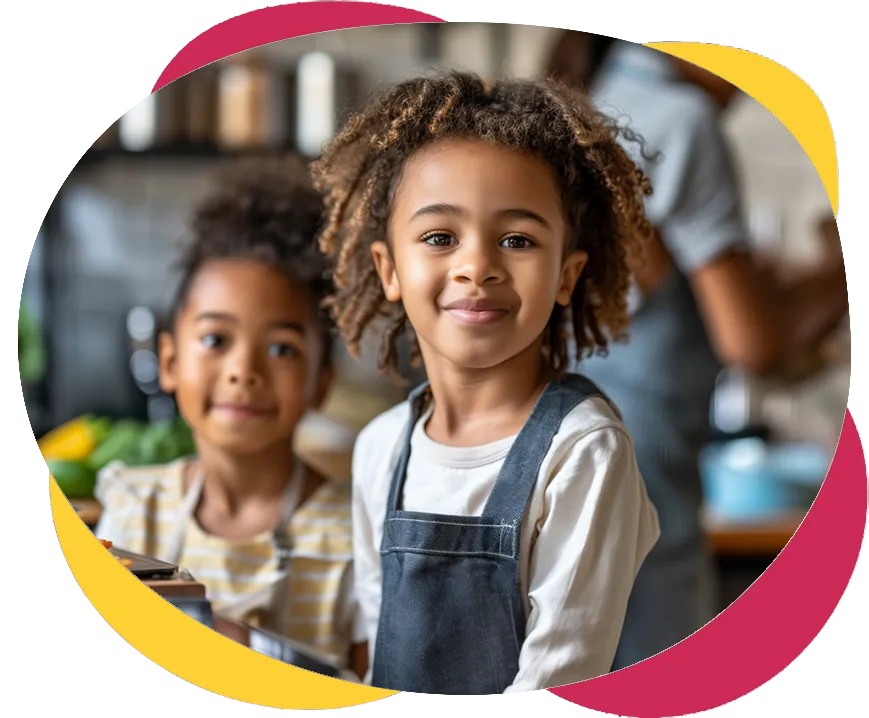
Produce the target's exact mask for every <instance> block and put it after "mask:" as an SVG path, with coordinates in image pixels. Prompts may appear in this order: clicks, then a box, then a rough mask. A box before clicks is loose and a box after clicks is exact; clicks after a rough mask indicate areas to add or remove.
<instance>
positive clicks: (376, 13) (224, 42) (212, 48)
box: [151, 1, 446, 94]
mask: <svg viewBox="0 0 869 718" xmlns="http://www.w3.org/2000/svg"><path fill="white" fill-rule="evenodd" d="M334 5H335V2H334V1H321V2H299V3H287V4H285V5H272V6H270V7H263V8H257V9H256V10H249V11H248V12H245V13H242V14H241V15H236V16H234V17H230V18H227V19H226V20H223V21H221V22H219V23H217V24H216V25H214V26H212V27H210V28H208V29H207V30H205V31H204V32H203V33H202V34H200V35H197V36H196V37H195V38H193V39H192V40H191V41H190V42H188V43H187V44H186V45H184V46H183V47H182V48H181V49H180V50H179V51H178V52H177V53H176V55H175V57H173V58H172V59H171V60H170V61H169V63H168V64H167V65H166V67H165V68H163V71H162V72H161V73H160V75H159V77H158V78H157V82H155V83H154V87H152V88H151V93H152V94H153V93H154V92H157V90H159V89H160V88H161V87H164V86H165V85H168V84H169V83H170V82H173V81H174V80H177V79H178V78H179V77H181V76H182V75H187V74H189V73H191V72H193V71H194V70H198V69H199V68H200V67H204V66H205V65H208V64H209V63H212V62H216V61H218V60H222V59H224V58H226V57H230V56H232V55H237V54H238V53H240V52H245V51H246V50H252V49H253V48H256V47H262V46H263V45H268V44H271V43H273V42H279V41H281V40H289V39H291V38H294V37H301V36H303V35H313V34H314V33H318V32H328V31H329V30H345V29H348V28H351V27H370V26H372V25H402V24H409V23H417V22H446V20H444V19H443V18H440V17H437V16H435V15H430V14H429V13H427V12H423V11H422V10H414V9H412V8H407V7H403V6H401V5H382V4H380V3H374V2H342V3H341V6H340V7H334ZM324 6H328V7H324Z"/></svg>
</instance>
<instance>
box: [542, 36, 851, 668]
mask: <svg viewBox="0 0 869 718" xmlns="http://www.w3.org/2000/svg"><path fill="white" fill-rule="evenodd" d="M546 72H547V75H548V76H550V77H555V78H556V79H559V80H561V81H562V82H565V83H566V84H569V85H572V86H574V87H577V88H578V89H582V90H585V91H587V92H589V94H590V95H591V97H592V98H593V100H594V101H595V102H596V103H597V104H598V106H599V108H600V109H602V110H604V111H605V112H607V113H608V114H612V115H613V116H615V117H617V118H620V119H623V120H625V121H627V123H628V125H629V127H630V128H631V129H632V130H633V131H634V132H635V133H637V134H639V135H640V136H641V137H642V139H643V141H644V142H645V144H646V146H647V148H648V149H649V150H651V152H652V153H653V154H657V155H658V158H657V159H656V160H653V161H649V160H647V159H646V158H644V157H643V156H642V155H641V153H640V151H639V147H635V146H633V145H631V146H630V147H629V151H630V152H631V153H632V156H633V157H634V158H635V160H636V161H637V162H638V164H639V166H640V167H642V168H643V170H644V171H645V172H646V174H647V176H648V177H649V178H650V180H651V183H652V189H653V194H652V196H651V197H650V198H649V199H648V202H647V207H646V208H647V213H648V216H649V219H650V220H651V221H652V223H653V224H654V225H655V227H656V229H657V237H656V240H655V242H654V243H653V246H652V247H650V249H649V251H648V256H647V257H646V258H645V260H644V262H643V263H642V264H637V266H636V267H635V277H634V284H635V286H634V290H635V291H634V305H633V310H632V311H633V323H632V326H631V329H630V336H629V341H628V343H626V344H623V345H614V346H613V347H612V349H611V350H610V353H609V355H608V356H607V357H593V358H588V359H584V360H582V361H581V365H580V367H579V369H580V370H581V371H582V373H584V374H585V375H586V376H588V377H589V378H591V379H593V380H594V381H596V382H597V383H598V384H599V385H600V386H601V387H602V388H603V389H604V390H605V391H606V392H607V393H608V394H609V395H610V396H611V397H612V398H613V399H614V400H615V402H616V403H617V404H618V406H619V408H620V409H621V411H622V413H623V415H624V420H625V424H626V426H627V427H628V429H629V431H630V432H631V434H632V436H633V439H634V442H635V447H636V451H637V458H638V462H639V467H640V470H641V472H642V474H643V477H644V479H645V481H646V484H647V487H648V491H649V495H650V497H651V499H652V501H653V502H654V504H655V505H656V507H657V509H658V512H659V516H660V522H661V531H662V534H661V539H660V540H659V542H658V544H657V545H656V546H655V548H654V549H653V550H652V552H651V554H650V555H649V557H648V559H647V560H646V562H645V564H644V565H643V567H642V568H641V570H640V573H639V576H638V577H637V582H636V584H635V587H634V591H633V594H632V597H631V603H630V606H629V608H628V614H627V617H626V622H625V626H624V630H623V634H622V639H621V644H620V646H619V651H618V654H617V656H616V660H615V663H614V666H613V668H614V670H618V669H620V668H624V667H626V666H629V665H631V664H633V663H636V662H638V661H641V660H644V659H646V658H649V657H651V656H653V655H655V654H656V653H659V652H661V651H663V650H665V649H667V648H669V647H670V646H672V645H674V644H676V643H678V642H679V641H681V640H683V639H684V638H686V637H688V636H689V635H690V634H691V633H693V632H694V631H696V630H697V629H698V628H700V627H701V626H703V625H704V624H705V623H707V622H708V621H709V620H711V619H712V618H713V617H714V615H715V605H714V602H713V596H712V593H711V591H710V579H711V566H710V560H709V556H708V554H707V551H706V548H705V538H704V534H703V530H702V525H701V517H700V509H701V504H702V490H701V479H700V470H699V456H700V451H701V450H702V449H703V447H704V446H705V445H706V444H707V442H708V441H709V439H710V435H709V432H710V429H709V406H710V402H711V398H712V394H713V390H714V385H715V379H716V377H717V376H718V374H719V372H720V371H721V369H722V366H723V365H725V364H726V365H730V366H737V367H741V368H742V369H744V370H746V371H748V372H751V373H754V374H758V375H769V374H771V373H776V372H783V371H784V372H786V371H787V370H788V369H790V368H792V367H794V366H795V365H798V364H799V365H802V366H805V362H806V359H807V357H808V358H811V357H812V356H813V352H817V350H818V348H819V347H820V346H821V345H822V341H823V340H824V339H825V338H826V337H827V336H828V335H830V334H831V333H832V332H833V331H834V330H835V329H836V328H837V327H838V325H839V323H840V321H841V320H842V318H843V317H844V316H845V314H846V312H847V308H848V299H847V291H846V285H845V268H844V262H843V260H842V257H841V254H838V255H835V254H833V255H831V256H830V257H829V258H828V259H827V260H826V261H824V262H822V263H820V265H819V266H818V267H817V269H816V271H814V272H812V273H810V274H803V275H802V276H801V277H800V278H799V280H798V281H792V282H790V283H788V284H784V283H780V282H776V281H771V280H772V275H771V274H770V273H769V272H768V271H767V270H766V269H764V268H763V266H762V264H761V262H760V261H759V260H758V258H757V257H756V256H754V254H753V253H752V251H751V250H750V247H749V245H748V242H747V239H748V232H747V231H746V225H745V222H744V219H743V212H742V205H741V200H740V193H739V186H738V182H737V176H736V171H735V168H734V165H733V162H732V160H731V156H730V152H729V148H728V144H727V141H726V139H725V137H724V134H723V132H722V128H721V116H722V113H723V111H724V110H725V109H726V108H727V106H728V105H729V103H730V101H731V100H732V98H733V97H734V96H735V94H736V93H737V91H738V90H737V89H736V88H735V87H734V86H733V85H731V84H730V83H728V82H726V81H724V80H722V79H721V78H719V77H717V76H716V75H713V74H711V73H709V72H707V71H705V70H703V69H701V68H699V67H697V66H695V65H692V64H690V63H687V62H685V61H682V60H679V59H677V58H674V57H671V56H669V55H666V54H664V53H661V52H658V51H656V50H652V49H650V48H645V47H643V46H640V45H635V44H633V43H627V42H622V41H617V40H612V39H610V38H604V37H600V36H595V35H589V34H586V33H582V32H574V31H568V32H565V33H563V34H562V35H561V36H560V38H559V39H558V41H557V42H556V44H555V46H554V48H553V51H552V55H551V57H550V61H549V63H548V66H547V68H546Z"/></svg>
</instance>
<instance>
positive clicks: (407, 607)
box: [372, 375, 603, 695]
mask: <svg viewBox="0 0 869 718" xmlns="http://www.w3.org/2000/svg"><path fill="white" fill-rule="evenodd" d="M427 388H428V385H427V384H423V385H422V386H420V387H418V388H417V389H416V390H414V392H413V393H412V394H411V396H410V407H411V416H410V420H409V422H408V426H407V430H406V432H405V439H404V448H403V451H402V453H401V456H400V458H399V461H398V464H397V466H396V468H395V472H394V474H393V479H392V484H391V487H390V491H389V498H388V505H387V513H386V519H385V522H384V528H383V540H382V543H381V549H380V555H381V567H382V574H383V592H382V604H381V611H380V620H379V626H378V631H377V640H376V649H375V653H374V667H373V672H372V684H373V685H374V686H376V687H378V688H386V689H389V690H398V691H412V692H417V693H432V694H465V695H483V694H490V693H503V692H504V690H506V689H507V688H508V687H509V686H510V685H511V684H512V683H513V681H514V679H515V677H516V674H517V673H518V671H519V653H520V651H521V648H522V644H523V642H524V640H525V622H526V616H525V608H524V604H523V601H522V595H521V593H520V587H519V545H520V542H519V538H520V526H521V523H522V520H523V517H524V515H525V512H526V509H527V506H528V503H529V501H530V498H531V495H532V492H533V489H534V486H535V485H536V483H537V477H538V474H539V473H540V467H541V465H542V463H543V460H544V458H545V457H546V454H547V453H548V451H549V448H550V445H551V443H552V440H553V438H554V437H555V435H556V434H557V433H558V431H559V429H560V427H561V423H562V421H563V419H564V417H565V416H567V414H569V413H570V412H571V411H572V410H573V409H574V408H575V407H576V406H577V405H578V404H579V403H580V402H582V401H584V400H585V399H587V398H589V397H591V396H603V394H602V393H601V391H600V389H598V387H597V386H595V385H594V384H593V383H592V382H591V381H590V380H588V379H586V378H585V377H582V376H579V375H568V376H566V377H564V378H563V379H561V380H558V381H553V382H551V383H550V384H549V385H548V386H547V387H546V389H545V390H544V392H543V394H542V395H541V397H540V399H539V400H538V402H537V405H536V406H535V408H534V411H533V412H532V414H531V416H530V417H529V419H528V421H527V422H526V423H525V426H524V427H523V428H522V431H521V432H520V433H519V435H518V436H517V437H516V440H515V442H514V443H513V446H512V447H511V449H510V451H509V453H508V454H507V456H506V458H505V459H504V463H503V465H502V467H501V470H500V472H499V474H498V477H497V479H496V481H495V484H494V487H493V488H492V493H491V495H490V496H489V499H488V501H487V503H486V506H485V508H484V509H483V512H482V514H481V515H480V516H448V515H441V514H429V513H423V512H418V511H405V510H403V509H402V508H401V503H402V492H403V487H404V482H405V479H406V472H407V464H408V460H409V457H410V443H411V442H410V438H411V434H412V432H413V428H414V426H415V425H416V423H417V422H418V421H419V418H420V416H421V415H422V411H423V408H424V406H425V403H426V398H427Z"/></svg>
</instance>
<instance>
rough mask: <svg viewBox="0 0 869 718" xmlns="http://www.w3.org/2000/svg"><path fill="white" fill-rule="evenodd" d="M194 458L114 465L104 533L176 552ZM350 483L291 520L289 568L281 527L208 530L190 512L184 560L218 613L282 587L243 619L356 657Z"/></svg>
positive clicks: (328, 490) (105, 473)
mask: <svg viewBox="0 0 869 718" xmlns="http://www.w3.org/2000/svg"><path fill="white" fill-rule="evenodd" d="M185 464H186V460H180V461H175V462H173V463H171V464H167V465H164V466H148V467H135V468H131V467H127V466H125V465H123V464H122V463H113V464H110V465H108V466H107V467H106V468H105V469H103V470H102V471H101V472H100V475H99V477H98V480H97V488H96V495H97V499H98V500H99V501H100V503H101V504H102V507H103V513H102V516H101V518H100V521H99V524H98V525H97V527H96V531H95V533H96V534H97V536H98V537H99V538H103V539H108V540H110V541H112V542H113V543H114V544H115V545H117V546H118V547H119V548H123V549H126V550H128V551H134V552H136V553H141V554H144V555H147V556H153V557H155V558H159V559H163V560H169V559H171V558H174V557H169V556H168V555H167V552H168V551H170V550H171V547H170V542H171V541H172V536H173V534H174V533H175V530H176V524H177V521H178V515H179V511H180V509H181V506H182V503H183V499H184V494H183V490H184V481H183V477H184V469H185ZM350 512H351V507H350V488H349V485H347V484H342V483H339V482H336V481H331V480H326V481H325V482H324V483H323V484H322V485H321V486H320V487H319V488H318V489H317V490H316V491H315V493H314V494H313V495H312V496H311V497H310V498H309V499H307V500H306V501H305V502H304V503H303V504H302V505H301V506H299V507H298V508H297V509H296V511H295V512H294V514H293V516H292V518H291V519H290V521H289V522H287V524H286V529H285V531H286V536H285V539H286V542H287V544H288V545H289V546H291V547H292V551H291V557H290V559H289V562H288V570H287V571H286V572H282V571H281V570H279V565H278V556H277V554H276V551H275V547H274V542H273V535H272V532H265V533H263V534H260V535H258V536H254V537H252V538H249V539H233V540H231V539H225V538H221V537H219V536H214V535H211V534H208V533H206V532H205V531H204V530H203V529H202V528H201V527H200V526H199V524H198V522H197V521H196V519H195V518H194V517H192V516H191V517H189V518H187V519H186V520H185V524H186V526H185V534H184V543H183V548H182V551H181V556H180V557H179V558H178V560H177V561H175V563H177V564H178V565H179V566H180V567H182V568H184V569H186V570H187V571H189V572H190V574H191V575H192V576H193V577H194V578H195V579H196V580H197V581H199V582H200V583H202V584H203V585H204V586H205V589H206V595H207V597H208V600H209V601H211V603H212V606H213V608H214V610H215V611H216V612H221V611H226V610H229V609H231V608H232V607H233V605H234V604H237V603H238V602H240V601H243V600H244V599H249V598H250V597H251V596H253V595H254V594H256V593H257V592H260V591H262V590H264V589H267V588H268V587H269V586H270V585H275V586H277V590H276V591H275V593H274V598H273V599H272V600H271V601H269V602H268V603H266V605H265V606H264V607H260V608H256V609H248V610H244V612H243V613H242V615H240V616H238V615H235V616H233V617H235V618H237V619H238V620H242V621H244V622H245V623H248V624H250V625H252V626H255V627H259V628H263V629H265V630H269V631H273V632H275V633H279V634H280V635H284V636H286V637H288V638H290V639H292V640H294V641H296V642H299V643H303V644H305V645H308V646H311V647H312V648H314V649H316V650H317V651H320V652H325V653H328V654H330V655H331V656H333V657H334V659H335V660H336V662H338V663H339V664H341V665H344V664H345V663H346V659H347V656H348V655H349V649H350V645H351V643H353V627H354V610H355V609H354V605H353V590H352V589H353V587H352V531H351V513H350Z"/></svg>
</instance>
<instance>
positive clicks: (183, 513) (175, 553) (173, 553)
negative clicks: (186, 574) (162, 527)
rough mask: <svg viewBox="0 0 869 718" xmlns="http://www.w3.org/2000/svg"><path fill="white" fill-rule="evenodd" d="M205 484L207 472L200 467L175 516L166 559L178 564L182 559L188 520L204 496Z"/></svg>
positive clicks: (164, 558)
mask: <svg viewBox="0 0 869 718" xmlns="http://www.w3.org/2000/svg"><path fill="white" fill-rule="evenodd" d="M204 485H205V472H204V471H203V470H202V469H200V470H199V471H197V472H196V475H195V476H194V477H193V483H192V485H191V486H190V488H189V489H188V491H187V493H186V494H185V496H184V498H183V500H182V501H181V506H180V507H179V508H178V512H177V514H176V516H175V525H174V526H173V527H172V538H171V539H170V540H169V548H168V549H167V551H166V555H165V556H164V557H163V560H164V561H167V562H168V563H172V564H175V565H178V561H179V560H180V559H181V551H182V549H183V547H184V535H185V533H186V532H187V522H188V521H189V520H190V519H191V517H192V516H193V514H194V512H195V511H196V506H197V505H198V504H199V499H201V498H202V487H203V486H204Z"/></svg>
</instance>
